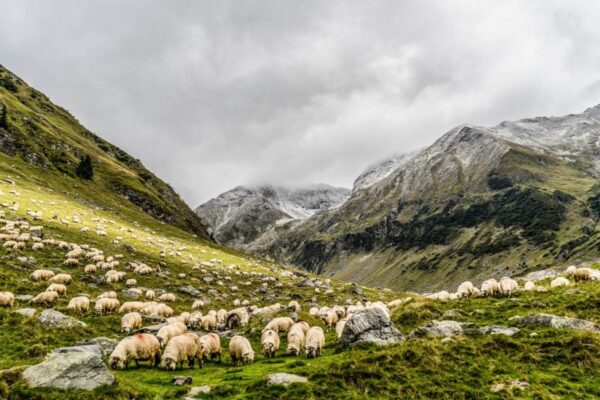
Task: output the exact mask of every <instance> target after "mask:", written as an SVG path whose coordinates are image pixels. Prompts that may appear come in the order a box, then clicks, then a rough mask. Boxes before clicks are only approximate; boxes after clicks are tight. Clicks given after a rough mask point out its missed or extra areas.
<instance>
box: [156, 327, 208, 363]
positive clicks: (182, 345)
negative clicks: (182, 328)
mask: <svg viewBox="0 0 600 400" xmlns="http://www.w3.org/2000/svg"><path fill="white" fill-rule="evenodd" d="M202 359H203V350H202V343H201V342H200V338H199V337H198V336H197V335H196V334H194V333H183V334H181V335H178V336H175V337H173V338H172V339H171V340H169V342H168V343H167V345H166V347H165V350H164V351H163V353H162V356H161V362H160V366H161V368H164V369H167V370H175V369H176V368H177V364H179V367H180V368H183V363H184V362H187V363H188V365H189V367H190V368H193V367H194V360H198V364H199V365H200V367H202Z"/></svg>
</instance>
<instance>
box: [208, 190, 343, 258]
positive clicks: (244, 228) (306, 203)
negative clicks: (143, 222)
mask: <svg viewBox="0 0 600 400" xmlns="http://www.w3.org/2000/svg"><path fill="white" fill-rule="evenodd" d="M349 195H350V191H349V190H348V189H344V188H337V187H333V186H329V185H312V186H307V187H299V188H284V187H274V186H270V185H265V186H258V187H245V186H238V187H236V188H234V189H232V190H230V191H228V192H225V193H223V194H221V195H219V196H218V197H217V198H214V199H211V200H209V201H207V202H206V203H204V204H202V205H200V206H199V207H198V208H196V213H197V214H198V216H200V219H201V220H202V222H203V223H204V224H205V225H206V226H207V227H208V228H209V231H210V232H211V234H212V235H213V237H214V238H215V239H216V240H217V242H219V243H222V244H224V245H227V246H231V247H234V248H236V249H240V250H253V249H255V248H256V247H257V246H258V247H259V246H260V245H261V243H262V242H265V241H269V240H272V238H273V237H275V236H276V235H280V234H281V233H282V232H285V231H287V230H288V229H290V228H291V227H292V226H294V225H296V224H297V223H299V222H300V221H302V220H305V219H306V218H308V217H310V216H312V215H314V214H315V213H317V212H320V211H323V210H328V209H332V208H335V207H338V206H339V205H340V204H342V203H343V202H344V201H345V200H346V199H347V198H348V196H349Z"/></svg>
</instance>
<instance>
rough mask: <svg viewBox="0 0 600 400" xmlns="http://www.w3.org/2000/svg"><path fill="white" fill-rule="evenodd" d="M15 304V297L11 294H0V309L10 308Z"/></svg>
mask: <svg viewBox="0 0 600 400" xmlns="http://www.w3.org/2000/svg"><path fill="white" fill-rule="evenodd" d="M14 304H15V295H14V294H12V293H11V292H0V307H12V306H14Z"/></svg>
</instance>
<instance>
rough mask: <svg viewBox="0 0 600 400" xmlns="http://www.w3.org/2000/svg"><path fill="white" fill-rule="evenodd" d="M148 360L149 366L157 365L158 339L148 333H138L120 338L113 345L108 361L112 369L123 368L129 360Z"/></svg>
mask: <svg viewBox="0 0 600 400" xmlns="http://www.w3.org/2000/svg"><path fill="white" fill-rule="evenodd" d="M131 360H133V361H135V364H136V366H139V363H138V362H139V361H148V360H149V361H150V366H158V364H159V362H160V343H159V342H158V339H157V338H156V337H155V336H154V335H151V334H148V333H138V334H137V335H135V336H129V337H126V338H125V339H123V340H121V341H120V342H119V344H117V346H116V347H115V349H114V350H113V352H112V353H111V355H110V357H109V358H108V363H109V365H110V367H111V368H112V369H125V368H127V367H128V366H129V362H130V361H131Z"/></svg>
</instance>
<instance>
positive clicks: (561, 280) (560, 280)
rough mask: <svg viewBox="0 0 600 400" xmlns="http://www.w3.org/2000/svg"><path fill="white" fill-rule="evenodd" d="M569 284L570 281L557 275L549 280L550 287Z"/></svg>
mask: <svg viewBox="0 0 600 400" xmlns="http://www.w3.org/2000/svg"><path fill="white" fill-rule="evenodd" d="M570 284H571V282H569V280H568V279H567V278H564V277H562V276H559V277H558V278H556V279H554V280H553V281H552V282H550V287H551V288H555V287H560V286H569V285H570Z"/></svg>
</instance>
